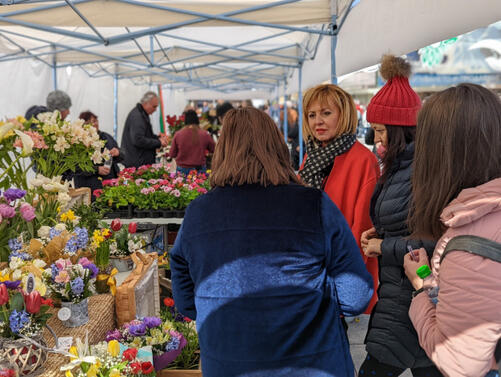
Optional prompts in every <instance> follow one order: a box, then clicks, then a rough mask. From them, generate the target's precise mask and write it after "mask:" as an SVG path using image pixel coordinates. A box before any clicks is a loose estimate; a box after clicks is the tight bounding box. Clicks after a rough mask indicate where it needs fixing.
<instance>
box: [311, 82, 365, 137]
mask: <svg viewBox="0 0 501 377" xmlns="http://www.w3.org/2000/svg"><path fill="white" fill-rule="evenodd" d="M314 102H318V103H320V104H321V105H335V106H337V108H338V109H339V119H338V124H337V130H336V135H335V137H338V136H340V135H343V134H355V133H356V132H357V125H358V117H357V109H356V107H355V102H354V101H353V98H352V97H351V96H350V95H349V94H348V93H347V92H345V91H344V90H343V89H341V88H340V87H339V86H337V85H334V84H322V85H318V86H315V87H313V88H310V89H308V90H307V91H306V93H305V94H304V97H303V139H304V140H305V141H307V140H308V137H309V136H310V135H311V136H312V137H313V134H312V132H311V129H310V126H309V124H308V110H309V108H310V107H311V105H312V104H313V103H314Z"/></svg>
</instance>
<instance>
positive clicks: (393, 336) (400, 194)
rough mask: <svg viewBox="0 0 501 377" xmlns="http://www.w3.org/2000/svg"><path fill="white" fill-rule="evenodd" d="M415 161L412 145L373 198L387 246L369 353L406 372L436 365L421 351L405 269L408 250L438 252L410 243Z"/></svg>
mask: <svg viewBox="0 0 501 377" xmlns="http://www.w3.org/2000/svg"><path fill="white" fill-rule="evenodd" d="M413 157H414V143H411V144H408V145H407V147H406V149H405V150H404V151H403V152H402V153H400V155H399V156H398V157H397V160H396V161H395V162H394V163H393V166H392V170H391V173H390V175H389V176H388V179H387V180H386V182H385V183H384V184H382V185H381V182H378V184H377V186H376V189H375V190H374V194H373V195H372V199H371V218H372V222H373V224H374V227H375V228H376V231H377V233H378V236H379V238H382V239H383V243H382V244H381V252H382V254H381V256H380V257H379V258H378V259H379V289H378V296H379V301H378V302H377V304H376V306H375V307H374V309H373V310H372V314H371V319H370V322H369V330H368V332H367V337H366V344H367V352H368V353H369V354H370V355H371V356H373V357H375V358H376V359H377V360H379V361H380V362H383V363H385V364H390V365H393V366H396V367H400V368H405V369H406V368H411V367H412V368H415V367H424V366H430V365H433V363H432V362H431V361H430V360H429V359H428V357H427V356H426V354H425V352H424V351H423V349H422V348H421V347H420V346H419V341H418V337H417V335H416V332H415V330H414V327H413V326H412V323H411V321H410V319H409V315H408V311H409V306H410V303H411V299H412V291H413V287H412V285H411V283H410V281H409V280H408V279H407V277H406V276H405V272H404V268H403V264H404V256H405V254H407V252H408V251H407V245H410V246H411V247H412V248H413V249H418V248H420V247H424V248H425V249H426V250H427V252H428V255H429V256H431V255H432V254H433V249H434V247H435V243H434V242H430V241H420V240H409V239H406V237H407V236H409V230H408V228H407V214H408V210H409V204H410V199H411V165H412V160H413Z"/></svg>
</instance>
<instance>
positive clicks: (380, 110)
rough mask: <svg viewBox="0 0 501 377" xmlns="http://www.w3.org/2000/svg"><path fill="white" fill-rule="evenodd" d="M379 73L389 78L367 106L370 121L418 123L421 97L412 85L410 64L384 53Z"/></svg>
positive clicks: (391, 123)
mask: <svg viewBox="0 0 501 377" xmlns="http://www.w3.org/2000/svg"><path fill="white" fill-rule="evenodd" d="M379 73H380V74H381V76H382V77H383V78H384V79H385V80H387V81H386V84H385V85H384V86H383V87H382V88H381V89H380V90H379V92H377V93H376V95H375V96H374V97H372V99H371V101H370V103H369V106H367V121H368V122H369V123H380V124H388V125H396V126H415V125H416V123H417V122H416V120H417V113H418V111H419V109H420V108H421V99H420V98H419V96H418V95H417V94H416V92H415V91H414V90H412V88H411V86H410V85H409V79H408V77H409V75H410V73H411V66H410V64H409V63H408V62H406V61H405V60H404V59H402V58H398V57H396V56H393V55H385V56H383V59H382V61H381V68H380V69H379Z"/></svg>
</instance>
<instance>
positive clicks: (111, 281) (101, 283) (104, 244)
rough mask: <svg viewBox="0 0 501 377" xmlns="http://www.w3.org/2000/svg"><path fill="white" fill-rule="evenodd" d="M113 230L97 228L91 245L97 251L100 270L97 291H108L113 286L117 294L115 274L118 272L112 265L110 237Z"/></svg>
mask: <svg viewBox="0 0 501 377" xmlns="http://www.w3.org/2000/svg"><path fill="white" fill-rule="evenodd" d="M112 234H113V233H112V232H111V231H110V230H109V229H108V228H104V229H96V230H95V231H94V233H93V235H92V244H91V247H92V248H94V250H95V252H96V256H95V259H94V261H95V264H96V266H97V268H98V270H99V272H98V274H97V276H96V291H97V293H100V294H103V293H108V292H109V291H110V288H111V293H112V294H113V295H115V293H116V292H115V291H116V289H115V286H116V282H115V278H114V275H115V274H116V273H117V272H118V270H116V269H112V267H111V265H110V244H111V240H110V237H111V236H112Z"/></svg>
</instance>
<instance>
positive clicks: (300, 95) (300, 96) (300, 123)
mask: <svg viewBox="0 0 501 377" xmlns="http://www.w3.org/2000/svg"><path fill="white" fill-rule="evenodd" d="M298 76H299V77H298V83H299V84H298V85H299V88H298V96H297V102H298V103H297V109H298V113H299V114H298V118H299V119H298V125H297V126H298V131H299V136H298V141H299V165H301V163H302V162H303V153H304V151H303V89H302V88H301V85H302V81H303V65H302V64H301V65H300V66H299V68H298Z"/></svg>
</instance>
